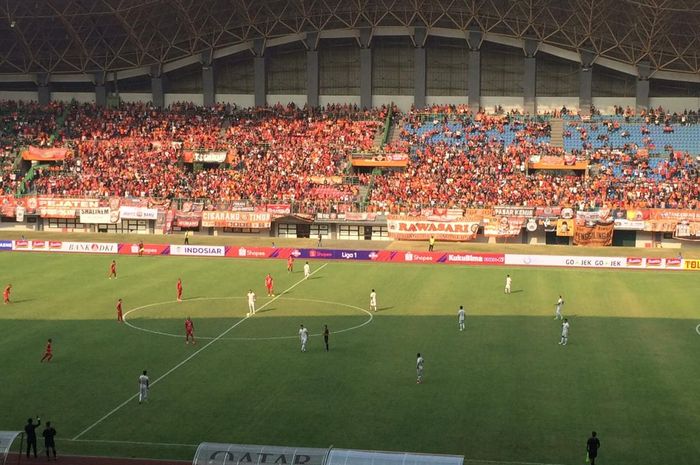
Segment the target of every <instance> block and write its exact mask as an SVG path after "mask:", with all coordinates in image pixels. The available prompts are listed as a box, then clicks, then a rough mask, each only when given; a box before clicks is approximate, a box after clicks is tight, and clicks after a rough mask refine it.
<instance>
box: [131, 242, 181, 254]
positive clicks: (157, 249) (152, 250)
mask: <svg viewBox="0 0 700 465" xmlns="http://www.w3.org/2000/svg"><path fill="white" fill-rule="evenodd" d="M169 253H170V246H169V245H167V244H143V254H144V255H168V254H169ZM119 254H120V255H138V254H139V245H138V244H119Z"/></svg>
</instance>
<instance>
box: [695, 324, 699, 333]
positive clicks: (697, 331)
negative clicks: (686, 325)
mask: <svg viewBox="0 0 700 465" xmlns="http://www.w3.org/2000/svg"><path fill="white" fill-rule="evenodd" d="M695 332H696V333H698V334H700V325H697V326H696V327H695Z"/></svg>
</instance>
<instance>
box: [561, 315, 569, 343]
mask: <svg viewBox="0 0 700 465" xmlns="http://www.w3.org/2000/svg"><path fill="white" fill-rule="evenodd" d="M567 342H569V320H567V319H566V318H564V322H563V323H562V324H561V340H560V341H559V345H562V346H565V345H566V343H567Z"/></svg>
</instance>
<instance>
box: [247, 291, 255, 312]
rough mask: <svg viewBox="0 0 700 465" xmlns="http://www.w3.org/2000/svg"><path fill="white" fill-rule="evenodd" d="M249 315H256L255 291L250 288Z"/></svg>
mask: <svg viewBox="0 0 700 465" xmlns="http://www.w3.org/2000/svg"><path fill="white" fill-rule="evenodd" d="M248 315H255V292H253V290H252V289H249V290H248Z"/></svg>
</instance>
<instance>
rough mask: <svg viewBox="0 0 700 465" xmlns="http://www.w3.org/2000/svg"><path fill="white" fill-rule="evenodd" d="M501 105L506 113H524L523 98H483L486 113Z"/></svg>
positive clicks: (482, 104) (482, 102) (482, 103)
mask: <svg viewBox="0 0 700 465" xmlns="http://www.w3.org/2000/svg"><path fill="white" fill-rule="evenodd" d="M499 105H500V106H501V107H503V110H505V111H511V110H517V111H523V106H524V100H523V98H522V97H493V96H483V95H482V96H481V106H482V107H483V108H484V109H486V111H493V108H494V107H496V106H499Z"/></svg>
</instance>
